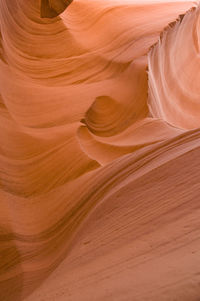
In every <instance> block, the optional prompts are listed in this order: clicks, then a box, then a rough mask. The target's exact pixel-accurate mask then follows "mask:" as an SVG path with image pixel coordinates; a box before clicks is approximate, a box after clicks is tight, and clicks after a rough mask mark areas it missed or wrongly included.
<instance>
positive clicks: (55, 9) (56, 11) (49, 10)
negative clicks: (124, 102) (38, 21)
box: [40, 0, 73, 18]
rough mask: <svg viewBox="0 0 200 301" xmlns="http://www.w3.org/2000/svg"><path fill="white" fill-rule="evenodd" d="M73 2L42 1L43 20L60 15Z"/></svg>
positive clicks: (60, 0)
mask: <svg viewBox="0 0 200 301" xmlns="http://www.w3.org/2000/svg"><path fill="white" fill-rule="evenodd" d="M72 1H73V0H41V10H40V15H41V17H42V18H54V17H56V16H58V15H60V14H61V13H62V12H64V10H65V9H66V8H67V7H68V6H69V5H70V3H72Z"/></svg>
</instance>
